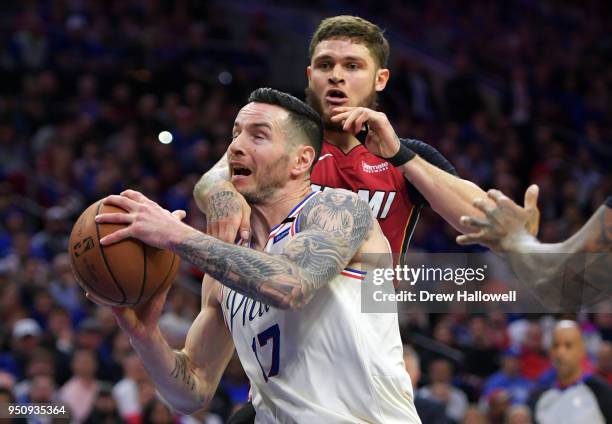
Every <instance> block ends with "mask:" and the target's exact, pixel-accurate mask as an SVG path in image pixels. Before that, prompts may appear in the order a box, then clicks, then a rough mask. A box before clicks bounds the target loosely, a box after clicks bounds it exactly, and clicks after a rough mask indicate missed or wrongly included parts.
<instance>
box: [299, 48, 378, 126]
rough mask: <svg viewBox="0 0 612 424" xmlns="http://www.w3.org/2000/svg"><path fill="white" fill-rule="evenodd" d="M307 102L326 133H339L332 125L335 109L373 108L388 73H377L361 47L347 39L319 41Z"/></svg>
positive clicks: (313, 56) (309, 69)
mask: <svg viewBox="0 0 612 424" xmlns="http://www.w3.org/2000/svg"><path fill="white" fill-rule="evenodd" d="M307 74H308V88H307V90H306V100H307V102H308V104H310V106H312V107H313V108H314V109H315V110H316V111H317V112H319V114H320V115H321V117H322V118H323V122H324V124H325V128H326V129H327V130H335V131H341V130H342V126H341V125H340V124H336V123H332V122H331V121H330V118H331V116H332V112H331V111H332V109H333V108H334V107H337V106H363V107H368V108H374V107H375V105H376V92H377V91H381V90H382V89H384V88H385V85H386V83H387V80H388V78H389V71H388V70H387V69H379V68H378V66H377V64H376V62H375V60H374V58H373V57H372V54H371V53H370V51H369V50H368V48H367V47H366V46H365V45H364V44H359V43H356V42H353V41H351V40H349V39H331V40H324V41H321V42H320V43H319V44H317V46H316V47H315V50H314V53H313V55H312V60H311V62H310V66H309V67H308V69H307Z"/></svg>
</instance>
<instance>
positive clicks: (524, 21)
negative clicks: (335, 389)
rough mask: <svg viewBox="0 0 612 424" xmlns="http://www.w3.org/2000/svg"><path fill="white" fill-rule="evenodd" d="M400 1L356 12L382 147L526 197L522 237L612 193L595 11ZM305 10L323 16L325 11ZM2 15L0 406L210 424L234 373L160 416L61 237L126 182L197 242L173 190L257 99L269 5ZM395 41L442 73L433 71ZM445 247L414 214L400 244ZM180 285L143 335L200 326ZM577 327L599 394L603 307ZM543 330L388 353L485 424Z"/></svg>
mask: <svg viewBox="0 0 612 424" xmlns="http://www.w3.org/2000/svg"><path fill="white" fill-rule="evenodd" d="M332 3H333V6H334V7H338V3H337V2H332ZM403 3H404V2H400V1H393V0H388V1H382V2H381V1H380V0H377V1H376V2H371V1H367V0H363V1H361V2H358V4H359V7H361V8H362V10H363V15H364V16H365V17H368V14H371V15H372V16H370V17H371V18H372V19H373V20H374V21H375V22H377V23H378V24H380V25H381V26H382V27H386V28H387V29H388V32H387V35H388V36H389V38H390V40H391V42H392V51H394V50H395V52H394V55H393V61H392V62H393V63H392V64H391V69H392V77H391V83H390V84H389V86H388V88H387V89H386V90H385V92H384V93H383V94H382V95H381V98H380V105H381V109H382V110H384V111H385V112H387V113H388V115H389V116H390V118H391V120H392V122H393V124H394V126H395V128H396V131H397V133H398V134H399V135H400V136H403V137H411V138H418V139H421V140H423V141H425V142H427V143H429V144H432V145H433V146H435V147H436V148H437V149H438V150H440V151H441V152H442V153H443V154H444V155H445V156H446V157H447V158H448V159H449V160H450V161H451V162H452V163H453V164H454V165H455V167H456V168H457V170H458V172H459V174H460V175H461V176H462V177H463V178H467V179H470V180H472V181H474V182H476V183H477V184H479V185H480V186H481V187H483V188H484V189H487V188H493V187H495V188H499V189H501V190H503V191H504V192H505V193H506V194H508V195H510V196H511V197H513V198H514V199H515V200H517V201H522V193H523V191H524V189H525V187H526V186H527V184H528V183H531V182H535V183H538V184H539V185H540V188H541V198H540V203H539V205H540V208H541V211H542V226H541V232H540V236H541V239H542V240H544V241H558V240H560V239H563V238H565V237H567V236H569V235H570V234H573V233H574V232H575V231H576V229H577V228H579V227H580V226H581V225H582V223H584V221H585V220H586V218H587V217H588V216H590V214H591V213H592V212H593V211H594V210H595V209H596V208H597V207H598V206H599V205H600V204H601V203H602V202H603V200H604V198H605V197H606V195H609V194H610V193H611V192H612V178H611V176H610V172H609V164H610V163H611V162H612V143H611V142H610V140H611V139H612V109H611V108H609V107H608V106H609V98H610V93H612V90H610V88H611V85H612V72H611V71H610V69H612V67H610V60H611V58H612V35H611V33H610V32H609V30H607V29H609V28H610V27H612V22H611V18H612V15H611V13H610V12H611V10H610V5H608V4H605V2H598V1H594V0H593V1H586V2H581V3H580V5H578V4H577V3H575V2H563V1H562V2H554V3H550V4H548V3H547V2H534V3H532V2H527V1H515V2H487V1H480V0H478V1H469V2H464V1H458V0H457V1H451V2H447V1H441V0H437V1H427V2H413V3H412V4H411V5H410V6H406V5H404V4H403ZM381 5H383V6H386V7H382V8H381ZM553 5H554V7H553ZM253 8H255V6H253ZM316 8H317V9H318V10H319V12H320V14H321V16H326V15H329V14H337V12H338V11H337V10H335V9H331V6H329V7H328V5H327V2H325V1H319V2H317V5H316ZM3 9H4V11H3V14H2V16H1V17H0V19H1V20H2V24H1V25H0V45H1V46H2V49H0V402H2V401H3V400H7V399H13V400H17V401H18V402H21V403H26V402H47V401H51V400H53V399H56V400H61V401H62V402H64V403H66V404H67V405H69V407H70V408H71V410H72V412H73V414H74V416H75V417H77V419H79V420H81V421H83V422H102V420H104V419H106V420H108V421H107V422H120V421H121V420H124V421H125V422H129V423H148V422H153V421H152V418H151V417H153V416H155V417H157V418H156V421H155V422H178V421H179V420H180V422H182V423H195V422H205V423H221V422H223V421H224V420H225V419H226V418H227V417H228V416H229V415H230V414H231V412H232V410H234V409H235V408H236V406H238V405H240V404H241V403H243V402H244V401H245V400H246V398H247V396H248V381H247V380H246V377H245V376H244V374H243V372H242V370H241V367H240V364H239V362H238V361H237V360H236V359H234V360H233V361H232V362H231V364H230V366H229V368H228V370H227V372H226V374H225V375H224V377H223V380H222V383H221V387H220V388H219V392H218V395H217V396H216V397H215V401H214V402H213V403H212V405H211V407H210V410H209V411H203V412H202V413H200V414H199V416H197V417H178V416H174V415H173V413H172V412H171V411H170V410H169V409H168V408H167V407H166V406H165V404H164V403H163V402H160V400H159V399H158V398H157V396H156V393H155V389H154V387H153V386H152V384H151V383H150V381H149V379H148V378H147V376H146V373H145V372H144V370H143V368H142V365H141V364H140V361H139V360H138V358H137V357H136V356H135V355H134V354H133V352H132V350H131V347H130V345H129V341H128V340H127V339H126V337H125V336H124V335H123V334H122V332H121V331H118V329H117V327H116V324H115V321H114V318H113V316H112V313H111V312H110V311H109V310H107V309H105V308H97V307H94V306H93V305H92V304H91V303H89V302H88V301H87V300H86V299H85V297H84V293H83V291H82V290H81V289H80V287H79V286H78V285H77V283H76V281H75V279H74V276H73V275H72V272H71V269H70V262H69V257H68V254H67V247H68V245H67V242H68V237H69V233H70V229H71V225H72V223H73V222H74V221H75V219H76V218H77V217H78V215H79V214H80V212H81V211H82V210H84V209H85V207H87V206H88V205H89V204H91V203H93V202H94V201H96V200H98V199H100V198H101V197H103V196H105V195H108V194H110V193H117V192H120V191H121V190H123V189H126V188H132V189H136V190H139V191H142V192H143V193H145V194H146V195H147V196H149V197H150V198H152V199H154V200H156V201H158V202H160V203H161V204H162V205H163V206H164V207H166V208H167V209H171V210H173V209H185V210H186V211H187V212H188V215H187V216H188V218H187V221H188V222H189V223H190V224H191V225H193V226H195V227H196V228H200V229H203V227H204V225H205V223H204V220H203V217H202V215H201V213H199V211H198V209H197V207H196V205H195V203H194V201H193V200H192V196H191V191H192V188H193V186H194V184H195V182H196V181H197V179H198V178H199V176H200V175H201V174H202V173H203V172H205V171H206V170H207V169H209V168H210V166H211V165H212V164H214V163H215V162H216V160H218V158H219V157H220V156H221V155H222V154H223V152H224V151H225V150H226V148H227V146H228V142H229V140H230V131H231V123H232V121H233V119H234V117H235V115H236V113H237V111H238V109H239V108H240V107H241V105H242V104H243V103H244V101H245V99H246V97H247V95H248V93H249V92H250V91H251V90H252V89H254V88H256V87H259V86H262V85H269V86H274V81H270V80H268V79H267V73H268V72H269V71H270V66H271V61H270V57H271V55H273V54H274V49H275V45H276V43H277V41H278V39H279V38H280V37H282V36H283V35H282V33H279V32H277V31H276V30H275V28H274V26H273V24H272V22H274V19H275V17H274V16H270V15H269V13H273V11H272V12H270V11H268V12H266V11H263V10H268V9H262V11H258V10H254V11H253V13H250V14H249V15H248V18H249V19H240V21H241V25H240V26H239V27H238V26H237V25H236V23H235V22H236V19H235V18H236V17H235V16H232V15H231V13H230V12H229V11H228V10H226V9H225V8H224V7H223V5H214V4H213V5H210V4H209V3H208V2H200V1H195V0H194V1H187V0H183V1H172V2H171V1H162V0H148V1H145V0H139V1H135V0H125V1H105V2H97V1H87V0H81V1H68V0H29V1H28V0H26V1H19V2H17V1H7V2H3ZM381 10H382V12H381ZM315 24H316V22H315ZM304 36H305V38H304V45H306V44H307V42H308V40H307V39H306V37H307V36H308V34H304ZM394 39H401V40H410V42H411V43H413V44H414V45H418V46H419V48H420V49H422V50H423V51H426V52H427V53H428V54H429V55H431V56H432V57H436V58H438V59H439V60H441V61H443V62H444V61H445V62H446V63H448V64H451V67H450V69H451V71H450V74H447V75H442V74H441V73H438V72H437V71H436V69H434V68H432V67H431V66H425V64H424V63H421V62H419V61H417V60H415V59H414V56H413V55H411V54H408V53H405V52H403V51H402V50H401V49H400V48H399V46H397V47H396V46H395V45H394V44H393V40H394ZM298 81H300V80H299V79H298ZM280 88H284V89H290V90H291V91H293V92H294V93H296V94H297V95H300V93H302V92H303V87H300V86H296V87H280ZM162 131H168V132H169V133H170V134H171V138H172V141H171V143H167V144H164V143H161V142H160V138H161V139H162V140H164V141H166V142H167V141H168V139H167V138H163V137H159V134H160V133H161V132H162ZM455 235H456V234H455V232H454V230H452V229H451V228H450V227H449V226H448V225H446V224H444V223H443V222H442V221H441V220H440V219H439V218H438V217H436V216H435V214H434V213H433V212H431V211H428V212H425V213H424V214H423V216H422V219H421V220H420V222H419V224H418V225H417V228H416V231H415V234H414V236H413V238H412V242H411V246H412V247H413V248H414V249H422V250H425V251H432V252H438V251H443V252H453V251H461V250H462V249H460V248H459V247H458V246H456V244H455V243H454V237H455ZM200 277H201V274H200V273H199V272H198V271H197V270H195V269H193V268H191V267H189V266H188V265H186V264H184V266H183V269H182V270H181V272H180V275H179V278H178V280H177V283H176V284H175V285H174V287H173V289H172V290H171V292H170V295H169V298H168V303H167V308H166V311H165V313H164V316H163V318H162V322H161V326H162V329H163V331H164V332H165V334H166V335H167V337H168V339H169V341H170V343H171V345H173V346H175V347H177V348H180V347H182V342H183V340H184V337H185V334H186V329H187V328H188V327H189V325H190V323H191V322H192V320H193V319H194V318H195V316H196V315H197V313H198V311H199V307H200V303H199V298H198V296H199V278H200ZM579 319H580V323H581V324H580V325H581V328H582V331H583V337H584V340H585V345H586V347H587V352H588V353H589V355H588V356H587V358H586V359H585V361H584V364H583V366H584V369H585V371H589V372H593V373H598V374H599V375H601V376H603V377H604V378H606V379H607V380H608V381H609V382H611V383H612V345H611V344H610V341H612V314H609V313H601V314H594V315H584V316H580V317H579ZM552 322H553V318H552V317H550V316H545V315H544V316H525V315H507V314H502V313H493V314H486V315H477V316H469V315H457V314H454V315H430V316H427V315H423V316H419V315H415V316H411V317H409V319H405V320H404V322H403V324H402V326H403V327H402V333H403V335H404V336H405V341H407V342H408V341H410V334H412V333H414V334H420V335H423V336H424V337H427V338H429V339H431V340H433V341H435V344H434V345H435V346H438V349H437V350H435V351H433V350H425V349H422V348H419V349H417V350H418V354H419V356H420V362H421V367H420V368H421V369H422V372H421V377H420V378H419V379H418V381H416V382H415V383H418V392H419V393H420V394H422V395H423V396H426V397H429V398H434V399H436V400H438V401H440V402H442V403H444V404H445V405H446V412H447V415H448V417H449V418H450V419H451V420H452V421H453V422H457V423H459V422H491V423H498V422H500V423H501V422H504V420H505V419H506V418H505V417H506V415H507V414H509V412H510V410H513V411H514V410H515V409H517V408H514V407H519V406H521V405H526V404H528V403H529V402H528V399H529V393H530V392H531V391H532V389H534V388H535V387H537V386H543V385H544V386H545V385H546V384H550V383H551V381H553V380H554V368H553V367H552V366H551V362H550V360H549V357H548V354H547V348H548V346H549V345H550V331H551V326H552V324H551V323H552ZM513 408H514V409H513ZM519 409H520V408H519ZM520 411H522V412H525V411H524V410H522V409H520ZM527 412H528V410H527ZM479 414H480V415H479ZM468 417H472V418H469V419H470V420H473V421H466V420H468ZM473 417H476V418H473ZM164 418H165V420H164ZM477 419H482V421H476V420H477ZM517 422H518V421H517Z"/></svg>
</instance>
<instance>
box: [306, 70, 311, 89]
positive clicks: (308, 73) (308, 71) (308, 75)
mask: <svg viewBox="0 0 612 424" xmlns="http://www.w3.org/2000/svg"><path fill="white" fill-rule="evenodd" d="M311 76H312V66H310V65H308V66H307V67H306V77H308V83H309V84H310V77H311Z"/></svg>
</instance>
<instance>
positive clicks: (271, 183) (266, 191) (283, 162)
mask: <svg viewBox="0 0 612 424" xmlns="http://www.w3.org/2000/svg"><path fill="white" fill-rule="evenodd" d="M288 163H289V155H288V154H285V155H283V156H282V157H281V158H280V159H279V160H278V161H277V162H276V163H275V164H274V167H273V168H272V169H270V170H267V171H266V173H265V178H264V180H263V181H261V182H259V183H257V186H256V187H255V189H254V190H252V191H244V192H241V193H240V194H242V195H243V196H244V199H245V200H246V201H247V203H248V204H250V205H259V204H262V203H264V202H265V201H266V200H268V199H270V198H271V197H272V196H273V195H274V193H276V191H277V190H278V189H280V188H282V187H284V186H285V184H286V183H287V180H288V176H287V172H286V170H287V164H288Z"/></svg>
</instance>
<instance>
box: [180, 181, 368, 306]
mask: <svg viewBox="0 0 612 424" xmlns="http://www.w3.org/2000/svg"><path fill="white" fill-rule="evenodd" d="M298 220H299V224H300V232H299V233H298V234H297V235H296V237H295V238H294V239H293V240H291V241H290V242H289V243H287V246H286V248H285V252H284V253H283V254H282V255H270V254H267V253H264V252H258V251H255V250H252V249H246V248H242V247H238V246H234V245H230V244H227V243H223V242H220V241H218V240H215V239H213V238H212V237H209V236H207V235H205V234H202V233H195V234H194V233H192V234H191V235H190V236H188V237H185V238H183V239H182V240H180V241H178V242H177V243H175V244H174V246H173V247H172V248H173V250H174V251H176V253H178V254H179V255H180V256H181V257H182V258H184V259H186V260H188V261H190V262H191V263H193V264H195V265H196V266H198V267H199V268H200V269H201V270H202V271H204V272H205V273H206V274H208V275H211V276H212V277H213V278H215V279H216V280H217V281H219V282H220V283H222V284H224V285H226V286H228V287H230V288H232V289H234V290H236V291H238V292H240V293H243V294H246V295H248V296H250V297H252V298H254V299H257V300H260V301H262V302H263V303H266V304H270V305H273V306H276V307H278V308H283V309H286V308H291V309H296V308H300V307H301V306H303V305H305V304H306V303H308V302H309V301H310V299H311V298H312V296H313V295H314V292H315V291H316V290H317V289H318V288H320V287H321V286H323V285H324V284H326V283H328V282H329V281H330V280H331V279H332V278H334V277H335V276H336V275H338V274H339V273H340V272H341V271H342V269H343V268H344V267H345V266H346V265H347V264H348V263H349V261H350V260H351V258H352V257H353V256H354V254H355V252H356V251H357V249H358V248H359V246H361V244H362V243H363V241H364V240H365V239H366V237H367V235H368V233H369V231H370V229H371V228H372V222H373V218H372V214H371V212H370V208H369V206H368V204H367V203H366V202H364V201H362V200H360V199H359V198H358V197H357V196H356V195H355V194H354V193H351V192H348V191H345V190H328V191H325V192H323V193H321V194H318V195H316V196H315V197H314V198H312V199H311V200H310V201H309V202H308V203H307V204H306V206H305V207H304V208H303V209H302V211H301V212H300V214H299V217H298Z"/></svg>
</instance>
